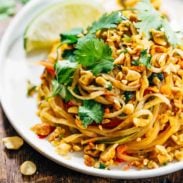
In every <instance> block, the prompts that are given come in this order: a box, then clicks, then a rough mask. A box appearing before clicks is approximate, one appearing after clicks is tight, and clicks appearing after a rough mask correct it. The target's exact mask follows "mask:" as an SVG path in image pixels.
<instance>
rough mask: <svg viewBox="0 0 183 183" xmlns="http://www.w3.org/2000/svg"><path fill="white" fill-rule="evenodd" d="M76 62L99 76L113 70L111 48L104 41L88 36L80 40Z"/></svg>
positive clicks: (76, 52)
mask: <svg viewBox="0 0 183 183" xmlns="http://www.w3.org/2000/svg"><path fill="white" fill-rule="evenodd" d="M74 53H75V56H76V61H77V62H78V63H80V64H82V65H83V66H84V67H87V68H89V69H91V70H92V72H93V73H94V74H95V75H97V74H99V73H100V72H109V71H110V70H112V68H113V63H112V62H113V58H112V50H111V48H110V47H109V46H108V45H107V44H105V43H104V41H103V40H100V39H97V38H94V37H92V36H86V37H83V38H81V39H79V41H78V43H77V45H76V51H75V52H74Z"/></svg>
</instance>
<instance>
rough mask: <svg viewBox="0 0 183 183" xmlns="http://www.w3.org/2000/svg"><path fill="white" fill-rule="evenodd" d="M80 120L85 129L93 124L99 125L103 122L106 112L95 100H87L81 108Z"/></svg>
mask: <svg viewBox="0 0 183 183" xmlns="http://www.w3.org/2000/svg"><path fill="white" fill-rule="evenodd" d="M78 114H79V118H80V120H81V121H82V124H83V126H84V127H87V126H88V125H90V124H92V123H93V122H95V123H97V124H99V123H101V122H102V119H103V115H104V110H103V107H102V105H101V104H99V103H97V102H95V101H93V100H85V101H84V102H83V105H82V106H80V107H79V112H78Z"/></svg>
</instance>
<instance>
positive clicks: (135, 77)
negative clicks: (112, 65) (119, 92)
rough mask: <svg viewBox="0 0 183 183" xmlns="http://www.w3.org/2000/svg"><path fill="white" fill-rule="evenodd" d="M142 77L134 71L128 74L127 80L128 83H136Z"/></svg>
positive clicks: (129, 71)
mask: <svg viewBox="0 0 183 183" xmlns="http://www.w3.org/2000/svg"><path fill="white" fill-rule="evenodd" d="M140 77H141V75H140V74H139V73H138V72H136V71H133V70H128V73H127V75H126V79H127V80H128V81H135V80H138V79H140Z"/></svg>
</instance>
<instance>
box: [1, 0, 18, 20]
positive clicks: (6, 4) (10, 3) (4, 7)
mask: <svg viewBox="0 0 183 183" xmlns="http://www.w3.org/2000/svg"><path fill="white" fill-rule="evenodd" d="M15 5H16V4H15V1H14V0H0V19H3V18H6V17H8V16H12V15H14V14H15Z"/></svg>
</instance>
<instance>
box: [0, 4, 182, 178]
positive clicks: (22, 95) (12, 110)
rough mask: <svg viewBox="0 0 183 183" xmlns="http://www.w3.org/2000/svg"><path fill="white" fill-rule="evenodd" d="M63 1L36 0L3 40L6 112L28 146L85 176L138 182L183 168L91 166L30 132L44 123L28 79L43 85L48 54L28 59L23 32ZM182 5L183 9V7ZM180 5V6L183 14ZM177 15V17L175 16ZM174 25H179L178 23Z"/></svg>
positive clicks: (0, 75)
mask: <svg viewBox="0 0 183 183" xmlns="http://www.w3.org/2000/svg"><path fill="white" fill-rule="evenodd" d="M60 1H62V0H52V1H50V0H39V1H36V0H32V1H31V2H30V3H28V4H27V5H26V6H25V7H24V8H23V9H22V11H21V12H20V13H19V14H18V15H17V16H16V17H15V18H14V20H13V21H12V22H11V24H10V26H9V28H8V29H7V32H6V33H5V35H4V37H3V39H2V42H1V47H0V96H1V103H2V106H3V108H4V111H5V113H6V115H7V117H8V118H9V120H10V122H11V124H12V125H13V127H14V128H15V129H16V131H17V132H18V133H19V134H20V136H22V138H23V139H24V140H25V141H26V142H27V143H28V144H30V145H31V146H32V147H33V148H34V149H36V150H37V151H38V152H40V153H41V154H42V155H44V156H45V157H47V158H49V159H51V160H52V161H54V162H56V163H58V164H60V165H63V166H65V167H67V168H70V169H73V170H76V171H79V172H82V173H85V174H90V175H94V176H100V177H110V178H119V179H137V178H147V177H154V176H160V175H164V174H168V173H171V172H174V171H177V170H180V169H182V168H183V163H182V162H176V163H171V164H169V165H167V166H164V167H160V168H158V169H153V170H136V169H131V170H128V171H122V168H121V167H120V166H119V167H114V168H112V169H111V170H101V169H96V168H93V167H87V166H85V165H84V162H83V158H82V155H81V154H78V153H73V154H70V155H69V157H67V158H65V157H62V156H60V155H58V154H57V153H56V152H55V150H54V148H53V147H52V145H51V144H50V143H49V142H47V141H46V140H43V139H39V138H38V137H37V136H36V135H35V134H34V133H33V132H32V131H31V130H30V128H31V127H32V126H33V125H34V124H36V123H37V122H39V121H40V120H39V119H38V117H37V116H36V100H35V99H34V98H27V96H26V83H27V80H31V82H33V83H34V84H39V82H40V81H39V78H40V75H41V73H42V68H40V67H37V66H35V65H34V63H35V62H36V61H37V60H39V59H41V58H44V57H45V56H46V55H45V54H44V53H43V54H39V55H37V56H33V55H32V56H31V57H30V56H29V57H27V56H26V54H25V52H24V49H23V32H24V30H25V27H26V25H27V23H28V22H29V21H30V20H31V19H32V17H34V15H36V14H37V13H38V12H39V11H41V9H44V8H45V7H47V6H49V5H51V4H54V3H57V2H60ZM172 2H173V3H174V4H173V6H175V4H176V3H175V1H174V0H166V7H171V6H168V3H172ZM176 2H179V1H178V0H177V1H176ZM180 3H181V2H180ZM180 5H181V6H182V7H183V4H180ZM180 5H179V4H178V6H179V9H180V11H181V9H182V8H180ZM170 10H171V9H170ZM173 15H175V14H174V13H173ZM179 16H180V15H179ZM174 20H176V19H174ZM173 23H174V25H177V24H176V21H174V22H173ZM178 27H180V26H178Z"/></svg>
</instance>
